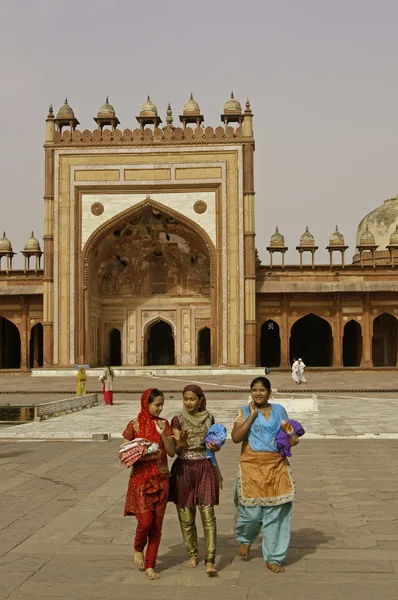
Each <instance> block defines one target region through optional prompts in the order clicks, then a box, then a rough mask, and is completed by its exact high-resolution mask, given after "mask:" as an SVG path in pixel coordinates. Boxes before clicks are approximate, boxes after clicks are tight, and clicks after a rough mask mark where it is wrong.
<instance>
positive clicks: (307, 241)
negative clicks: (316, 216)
mask: <svg viewBox="0 0 398 600" xmlns="http://www.w3.org/2000/svg"><path fill="white" fill-rule="evenodd" d="M300 246H315V238H314V236H313V235H312V233H311V232H310V231H309V229H308V226H307V227H306V228H305V231H304V233H303V235H302V236H301V238H300Z"/></svg>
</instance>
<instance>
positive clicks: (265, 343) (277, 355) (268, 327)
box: [260, 319, 281, 367]
mask: <svg viewBox="0 0 398 600" xmlns="http://www.w3.org/2000/svg"><path fill="white" fill-rule="evenodd" d="M260 361H261V366H262V367H279V365H280V364H281V338H280V330H279V325H278V323H277V322H276V321H274V320H273V319H267V320H266V321H265V322H264V323H263V324H262V326H261V337H260Z"/></svg>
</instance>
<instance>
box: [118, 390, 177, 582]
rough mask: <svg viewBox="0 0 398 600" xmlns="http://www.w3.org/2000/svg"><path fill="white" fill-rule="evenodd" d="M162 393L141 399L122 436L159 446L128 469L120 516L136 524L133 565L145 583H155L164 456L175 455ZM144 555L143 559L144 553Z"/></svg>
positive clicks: (165, 484) (165, 480) (165, 483)
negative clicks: (144, 577) (165, 416)
mask: <svg viewBox="0 0 398 600" xmlns="http://www.w3.org/2000/svg"><path fill="white" fill-rule="evenodd" d="M163 405H164V396H163V393H162V392H161V391H160V390H158V389H156V388H151V389H148V390H146V391H145V392H144V393H143V394H142V397H141V411H140V413H139V415H138V417H137V419H133V420H132V421H130V422H129V423H128V425H127V427H126V429H125V430H124V432H123V438H124V440H123V441H124V443H126V442H130V441H132V440H134V439H137V438H144V439H145V440H148V441H149V442H152V443H157V444H158V445H159V450H158V452H156V453H154V454H149V455H147V456H145V457H144V458H143V459H141V460H138V461H137V462H136V463H135V464H134V465H133V467H132V470H131V475H130V480H129V485H128V489H127V495H126V504H125V509H124V516H130V515H135V517H136V519H137V521H138V523H137V529H136V534H135V541H134V563H135V565H136V566H137V567H138V568H139V569H140V570H145V573H146V575H147V576H148V578H149V579H151V580H153V579H159V577H160V575H159V574H158V573H156V571H155V567H156V558H157V555H158V550H159V545H160V540H161V537H162V524H163V517H164V513H165V511H166V506H167V501H168V496H169V470H168V466H167V456H170V457H173V456H174V455H175V440H174V438H173V434H172V430H171V427H170V424H169V423H168V422H167V421H166V420H165V419H162V418H161V417H160V414H161V412H162V410H163ZM145 547H146V553H145V556H144V550H145Z"/></svg>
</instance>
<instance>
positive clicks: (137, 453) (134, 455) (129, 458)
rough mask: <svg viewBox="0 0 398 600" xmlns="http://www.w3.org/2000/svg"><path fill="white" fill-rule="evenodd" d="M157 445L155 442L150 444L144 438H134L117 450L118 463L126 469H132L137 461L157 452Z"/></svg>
mask: <svg viewBox="0 0 398 600" xmlns="http://www.w3.org/2000/svg"><path fill="white" fill-rule="evenodd" d="M158 450H159V444H158V443H157V442H150V441H149V440H146V439H145V438H136V439H134V440H133V441H131V442H128V443H127V444H123V446H122V447H121V448H120V450H119V458H120V462H121V463H122V464H123V465H125V466H126V467H127V468H129V467H132V466H133V464H134V463H136V462H137V460H142V459H143V458H144V457H145V456H148V455H149V454H154V453H155V452H158Z"/></svg>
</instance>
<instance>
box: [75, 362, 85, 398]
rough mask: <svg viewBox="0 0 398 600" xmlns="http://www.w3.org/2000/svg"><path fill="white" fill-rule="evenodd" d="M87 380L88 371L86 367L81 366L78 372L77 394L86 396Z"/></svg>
mask: <svg viewBox="0 0 398 600" xmlns="http://www.w3.org/2000/svg"><path fill="white" fill-rule="evenodd" d="M86 381H87V373H86V369H85V368H84V367H80V368H79V370H78V372H77V384H76V395H77V396H85V395H86Z"/></svg>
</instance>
